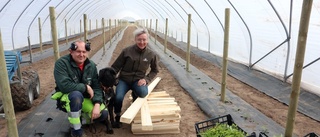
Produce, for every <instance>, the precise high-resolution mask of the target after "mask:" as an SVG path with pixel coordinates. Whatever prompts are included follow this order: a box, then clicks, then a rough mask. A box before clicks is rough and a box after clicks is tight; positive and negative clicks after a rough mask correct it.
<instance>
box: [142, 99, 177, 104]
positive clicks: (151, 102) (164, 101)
mask: <svg viewBox="0 0 320 137" xmlns="http://www.w3.org/2000/svg"><path fill="white" fill-rule="evenodd" d="M172 102H175V101H174V100H149V101H148V104H149V105H151V104H161V103H163V104H165V103H172Z"/></svg>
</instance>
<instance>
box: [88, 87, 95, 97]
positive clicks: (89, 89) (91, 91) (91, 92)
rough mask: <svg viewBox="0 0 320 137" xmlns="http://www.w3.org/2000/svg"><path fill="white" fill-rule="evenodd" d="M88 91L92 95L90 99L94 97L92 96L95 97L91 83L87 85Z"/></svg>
mask: <svg viewBox="0 0 320 137" xmlns="http://www.w3.org/2000/svg"><path fill="white" fill-rule="evenodd" d="M87 92H88V93H89V95H90V99H92V97H93V95H94V94H93V90H92V88H91V87H90V86H89V85H87Z"/></svg>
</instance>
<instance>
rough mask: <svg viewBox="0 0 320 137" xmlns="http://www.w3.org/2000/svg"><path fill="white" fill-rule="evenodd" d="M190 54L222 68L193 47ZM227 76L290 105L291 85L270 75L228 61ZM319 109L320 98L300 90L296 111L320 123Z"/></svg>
mask: <svg viewBox="0 0 320 137" xmlns="http://www.w3.org/2000/svg"><path fill="white" fill-rule="evenodd" d="M159 36H160V37H163V34H159ZM169 41H170V42H171V43H173V44H174V45H175V46H177V47H179V48H180V49H182V50H184V51H187V46H186V45H187V44H186V43H184V42H176V41H175V40H174V39H173V38H169ZM191 52H192V53H193V54H196V55H197V56H199V57H201V58H204V59H206V60H208V61H210V62H212V63H214V64H215V65H216V66H219V67H220V68H221V67H222V58H221V57H218V56H215V55H213V54H211V53H209V52H205V51H202V50H199V49H197V48H195V47H192V48H191ZM228 74H229V75H231V76H232V77H234V78H236V79H238V80H240V81H242V82H244V83H246V84H248V85H250V86H252V87H254V88H256V89H257V90H259V91H260V92H263V93H265V94H266V95H268V96H270V97H272V98H274V99H276V100H278V101H280V102H282V103H284V104H286V105H289V103H290V94H291V84H289V83H285V82H283V81H281V80H279V79H277V78H275V77H273V76H271V75H268V74H266V73H263V72H261V71H258V70H254V69H249V68H248V67H247V66H245V65H243V64H239V63H234V62H232V61H228ZM319 108H320V96H319V95H316V94H314V93H311V92H308V91H306V90H304V89H302V88H301V89H300V97H299V104H298V111H299V112H300V113H302V114H305V115H307V116H309V117H310V118H312V119H314V120H317V121H320V109H319Z"/></svg>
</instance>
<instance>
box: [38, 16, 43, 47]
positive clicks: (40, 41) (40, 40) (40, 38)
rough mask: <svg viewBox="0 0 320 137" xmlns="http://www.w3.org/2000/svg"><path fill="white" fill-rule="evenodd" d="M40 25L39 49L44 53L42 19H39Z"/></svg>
mask: <svg viewBox="0 0 320 137" xmlns="http://www.w3.org/2000/svg"><path fill="white" fill-rule="evenodd" d="M38 25H39V47H40V51H41V53H42V52H43V51H42V27H41V19H40V17H39V18H38Z"/></svg>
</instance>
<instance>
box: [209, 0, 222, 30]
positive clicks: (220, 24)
mask: <svg viewBox="0 0 320 137" xmlns="http://www.w3.org/2000/svg"><path fill="white" fill-rule="evenodd" d="M204 2H206V4H207V6H208V7H209V8H210V10H211V11H212V13H213V14H214V16H215V17H216V18H217V20H218V22H219V23H220V25H221V27H222V30H223V31H224V27H223V25H222V22H221V20H220V19H219V17H218V15H217V14H216V12H214V10H213V9H212V8H211V6H210V4H209V3H208V2H207V0H204Z"/></svg>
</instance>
